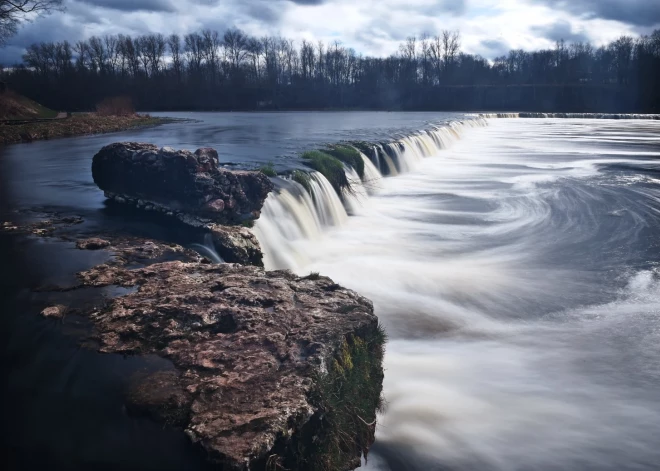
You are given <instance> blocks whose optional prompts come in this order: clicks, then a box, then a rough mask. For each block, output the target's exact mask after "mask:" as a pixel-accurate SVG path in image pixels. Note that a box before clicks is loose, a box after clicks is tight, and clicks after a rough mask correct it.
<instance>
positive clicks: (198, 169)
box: [0, 144, 385, 471]
mask: <svg viewBox="0 0 660 471" xmlns="http://www.w3.org/2000/svg"><path fill="white" fill-rule="evenodd" d="M93 173H94V179H95V181H96V182H97V183H98V184H99V186H100V187H101V188H102V189H104V190H105V191H106V194H107V195H108V196H111V197H112V198H113V200H114V202H115V204H117V203H119V204H124V205H131V206H134V207H138V208H140V209H142V210H145V211H155V210H158V211H160V212H162V213H164V214H165V215H168V214H169V216H170V217H172V218H173V220H174V218H176V219H178V220H179V221H183V222H185V223H187V224H189V225H191V226H193V227H194V228H195V230H203V231H208V233H209V234H212V237H213V242H214V246H215V248H216V249H217V250H218V252H219V253H220V254H221V255H222V257H223V258H224V259H225V260H229V259H234V260H236V261H241V262H242V263H243V264H238V263H222V264H213V263H211V260H209V259H208V258H205V257H204V256H202V255H200V254H199V253H197V252H195V251H193V250H190V249H187V248H184V247H182V246H180V245H177V244H172V243H164V242H162V241H159V240H155V239H145V238H139V237H134V236H126V235H122V234H104V233H94V234H90V233H85V234H81V232H80V231H79V230H78V228H79V227H80V226H81V225H84V221H83V220H82V218H78V217H71V216H66V217H65V216H61V215H51V216H50V217H49V218H48V219H47V220H38V221H32V222H30V223H29V224H24V225H21V224H17V223H15V222H4V223H2V224H0V230H2V231H6V232H12V233H23V234H26V235H31V236H39V237H51V238H53V237H54V238H59V239H61V240H63V241H67V243H70V244H73V245H74V246H75V247H77V248H78V249H80V250H81V251H82V250H85V251H89V250H94V251H103V252H106V253H107V254H108V257H107V259H106V261H104V262H103V263H101V264H99V265H96V266H93V267H91V268H89V269H87V270H84V271H82V272H80V273H78V274H77V282H76V283H75V284H74V285H72V286H63V287H58V286H48V287H44V288H42V289H41V292H42V293H43V292H49V291H51V292H53V293H57V292H58V291H66V292H67V293H70V292H72V291H75V290H82V291H85V290H90V289H91V290H94V289H96V288H104V289H105V288H110V291H105V292H111V293H113V295H112V297H110V298H102V299H99V300H98V302H95V303H92V304H90V306H89V307H87V308H84V309H82V308H77V309H76V310H75V315H78V316H83V317H84V318H86V319H89V320H91V321H92V325H93V327H94V331H93V332H92V333H91V334H90V336H91V339H84V340H83V342H84V344H85V345H87V346H89V345H95V348H96V349H98V351H100V352H102V353H105V354H121V355H157V356H160V357H162V358H165V359H167V360H168V361H169V362H171V365H172V368H170V369H167V370H157V371H150V372H148V373H145V374H144V375H142V376H139V377H136V378H133V380H132V381H131V382H130V387H129V388H128V389H127V391H126V406H127V410H128V411H129V412H130V413H131V414H134V415H139V416H148V417H151V418H152V419H153V420H156V421H158V422H161V423H163V424H168V425H172V426H176V427H180V428H181V429H183V430H185V432H186V434H187V435H188V436H189V437H190V439H191V440H192V441H193V442H194V443H197V444H198V445H199V446H201V447H203V448H204V449H205V450H206V452H207V455H208V457H209V459H210V460H211V461H213V462H215V463H218V464H219V465H220V468H221V469H231V470H247V469H250V470H271V469H289V470H327V471H330V470H333V471H334V470H349V469H354V468H356V467H358V466H359V465H360V459H361V457H362V456H364V455H366V454H368V451H369V448H370V446H371V445H372V444H373V441H374V434H375V427H376V414H377V411H378V410H379V409H380V407H381V391H382V380H383V369H382V359H383V349H384V343H385V336H384V333H383V331H382V329H381V328H380V326H379V324H378V319H377V317H376V316H375V315H374V312H373V306H372V304H371V302H370V301H369V300H367V299H365V298H364V297H362V296H360V295H358V294H357V293H355V292H352V291H350V290H347V289H345V288H343V287H341V286H339V285H337V284H335V283H334V282H333V281H332V280H330V279H329V278H326V277H323V276H320V275H318V274H310V275H309V276H305V277H300V276H296V275H294V274H292V273H290V272H287V271H277V272H266V271H264V270H263V269H262V268H260V267H257V266H253V265H258V264H259V263H260V261H261V256H262V254H261V251H260V249H259V246H258V242H257V241H256V238H255V237H254V236H253V235H252V234H251V232H250V230H249V228H247V227H243V226H242V225H240V224H238V223H240V222H245V221H247V222H251V221H253V220H254V219H256V218H257V217H259V212H260V209H261V206H262V205H263V202H264V200H265V199H266V197H267V195H268V193H269V192H270V191H271V190H272V188H273V186H272V183H271V181H270V180H269V179H268V178H267V177H266V176H265V175H263V174H261V173H259V172H232V171H228V170H225V169H223V168H221V167H220V166H219V159H218V156H217V153H215V151H213V150H212V149H200V150H198V151H197V152H195V153H190V152H177V151H174V150H172V149H159V148H157V147H155V146H148V145H143V144H117V145H113V146H109V147H108V148H105V149H104V150H102V151H101V152H100V153H99V154H98V155H97V156H96V157H95V158H94V169H93ZM230 223H233V225H227V224H230ZM177 224H178V222H177ZM221 251H223V252H221ZM96 263H98V262H96ZM71 312H72V311H71V310H70V309H69V306H67V305H66V304H65V303H63V302H62V301H61V298H56V297H54V298H53V304H52V305H49V306H45V307H44V309H43V310H42V315H43V316H44V317H47V318H49V319H55V320H57V319H61V318H63V317H65V316H67V315H69V314H70V313H71ZM89 340H92V341H93V342H90V341H89Z"/></svg>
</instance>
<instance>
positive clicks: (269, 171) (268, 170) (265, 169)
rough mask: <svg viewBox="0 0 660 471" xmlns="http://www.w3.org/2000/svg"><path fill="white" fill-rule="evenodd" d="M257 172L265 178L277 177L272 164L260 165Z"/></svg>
mask: <svg viewBox="0 0 660 471" xmlns="http://www.w3.org/2000/svg"><path fill="white" fill-rule="evenodd" d="M259 171H260V172H261V173H263V174H264V175H266V176H267V177H276V176H277V170H275V165H274V164H273V162H268V163H267V164H265V165H262V166H261V167H259Z"/></svg>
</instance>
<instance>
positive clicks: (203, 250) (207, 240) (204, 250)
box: [191, 234, 225, 263]
mask: <svg viewBox="0 0 660 471" xmlns="http://www.w3.org/2000/svg"><path fill="white" fill-rule="evenodd" d="M191 248H192V249H194V250H195V251H196V252H197V253H199V254H200V255H203V256H204V257H206V258H208V259H209V260H211V261H212V262H213V263H224V262H225V261H224V260H223V259H222V257H220V255H219V254H218V251H217V250H216V249H215V246H214V245H213V237H212V236H211V234H205V235H204V243H203V244H191Z"/></svg>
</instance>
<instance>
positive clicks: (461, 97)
mask: <svg viewBox="0 0 660 471" xmlns="http://www.w3.org/2000/svg"><path fill="white" fill-rule="evenodd" d="M2 77H4V80H5V81H6V82H7V83H8V84H9V86H11V87H12V88H13V89H15V90H17V91H19V92H21V93H24V94H26V95H28V96H30V97H31V98H33V99H35V100H37V101H39V102H41V103H43V104H44V105H46V106H49V107H52V108H55V109H61V110H64V109H66V110H90V109H93V108H94V106H95V104H96V103H98V102H99V101H101V100H102V99H104V98H106V97H108V96H118V95H126V96H130V97H131V98H132V99H133V101H134V103H135V104H136V106H137V107H138V108H139V109H143V110H154V111H156V110H255V109H382V110H466V111H467V110H484V111H486V110H501V111H506V110H520V111H525V110H532V111H566V112H569V111H581V112H589V111H595V112H660V30H658V31H655V32H654V33H653V34H651V35H649V36H641V37H638V38H633V37H629V36H623V37H621V38H619V39H617V40H616V41H613V42H612V43H611V44H608V45H606V46H602V47H594V46H592V45H590V44H588V43H583V42H576V43H570V44H569V43H566V42H564V41H559V42H557V43H556V45H555V47H553V48H551V49H546V50H540V51H533V52H528V51H523V50H512V51H510V52H509V53H508V55H506V56H501V57H497V58H496V59H495V60H493V61H488V60H486V59H484V58H483V57H480V56H478V55H471V54H466V53H464V52H462V51H461V38H460V34H459V33H458V32H456V31H443V32H442V33H441V34H440V35H438V36H434V37H431V36H428V35H423V36H421V37H414V36H412V37H409V38H408V39H407V40H406V41H405V42H403V43H402V44H401V45H400V48H399V50H398V51H397V53H395V54H393V55H391V56H390V57H385V58H378V57H365V56H362V55H360V54H358V53H356V51H355V50H353V49H350V48H346V47H344V46H342V44H341V43H340V42H333V43H323V42H320V41H319V42H310V41H305V40H303V41H302V42H300V43H295V42H294V41H292V40H289V39H287V38H283V37H279V36H267V37H262V38H257V37H252V36H249V35H247V34H245V33H244V32H243V31H241V30H238V29H230V30H227V31H225V32H224V33H219V32H217V31H211V30H204V31H199V32H194V33H190V34H187V35H185V36H179V35H176V34H173V35H170V36H164V35H161V34H148V35H143V36H137V37H131V36H126V35H118V36H105V37H96V36H95V37H91V38H89V39H88V40H83V41H78V42H76V43H74V44H71V43H69V42H68V41H61V42H43V43H39V44H33V45H31V46H30V47H28V48H27V51H26V53H25V55H24V56H23V63H22V64H19V65H17V66H15V67H11V68H10V69H7V70H5V71H4V72H3V73H2Z"/></svg>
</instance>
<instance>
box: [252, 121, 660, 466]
mask: <svg viewBox="0 0 660 471" xmlns="http://www.w3.org/2000/svg"><path fill="white" fill-rule="evenodd" d="M460 128H462V129H460ZM456 129H457V130H460V131H461V134H463V136H462V137H463V139H461V140H456V139H453V142H452V139H451V138H450V137H451V136H448V138H447V140H446V141H445V142H437V144H438V146H437V147H436V148H435V149H431V148H430V144H429V146H424V145H421V144H420V143H418V142H411V139H407V140H404V141H403V142H404V143H405V149H407V150H406V151H404V152H403V155H401V154H399V155H398V160H399V161H404V160H405V165H400V167H404V168H406V169H407V170H410V171H409V172H406V173H402V174H400V175H399V176H397V177H395V178H386V179H380V180H378V181H377V186H378V187H380V190H378V191H377V192H375V193H376V194H375V195H372V196H371V197H365V195H364V193H361V194H360V196H361V198H360V200H361V205H360V206H359V208H357V209H355V208H356V205H355V203H354V202H352V203H351V204H350V207H351V208H352V209H353V211H354V212H355V213H356V215H355V216H354V217H351V218H348V219H345V218H341V217H336V218H335V219H334V221H335V222H336V223H335V224H334V225H332V227H327V226H328V225H327V224H326V225H324V224H323V223H322V222H321V221H319V220H318V219H314V205H312V204H311V203H310V202H309V201H305V200H304V199H303V200H293V202H292V201H291V200H290V199H289V198H290V195H288V194H287V192H286V190H285V191H283V192H282V193H284V194H283V195H282V194H281V195H280V196H279V197H275V198H272V199H269V201H268V202H267V208H266V211H265V212H264V216H263V219H262V220H261V221H260V222H259V223H258V225H257V233H258V236H259V238H260V240H261V241H262V242H263V244H264V246H265V250H266V260H267V265H269V266H270V267H271V268H291V269H293V270H295V271H297V272H298V273H300V274H306V273H309V272H321V273H324V274H327V275H328V276H330V277H332V278H334V279H335V280H336V281H338V282H339V283H343V284H345V285H347V286H349V287H351V288H353V289H355V290H357V291H358V292H360V293H362V294H364V295H365V296H367V297H369V298H370V299H372V300H373V301H374V304H375V308H376V312H377V314H378V315H379V317H380V319H381V322H383V323H384V325H385V327H386V329H387V331H388V333H389V335H390V339H391V340H390V343H389V344H388V350H387V357H386V361H385V368H386V376H385V396H386V399H387V403H388V406H387V409H386V411H385V413H384V414H383V415H382V417H381V418H380V427H379V429H378V445H377V447H376V455H377V456H376V457H375V459H374V461H373V462H372V465H371V466H370V467H369V468H370V469H392V470H400V469H419V470H428V469H470V470H471V469H498V470H499V469H502V470H512V469H520V470H530V469H543V470H547V469H594V470H602V469H613V470H614V469H657V467H658V466H660V450H659V449H658V447H657V445H658V443H660V278H659V276H658V275H660V273H659V272H658V263H659V262H660V251H659V250H658V248H659V247H660V240H659V237H658V236H659V235H660V186H659V183H660V161H659V160H658V158H659V157H660V123H653V122H643V123H639V122H630V121H626V122H613V121H608V122H599V121H595V120H594V121H590V120H571V121H554V120H550V121H543V120H507V119H505V120H491V121H490V122H489V126H487V127H484V128H471V129H465V128H464V127H462V126H458V127H456ZM453 137H454V138H457V137H458V135H454V136H453ZM426 140H428V139H426ZM447 146H449V148H445V149H442V147H447ZM422 156H427V157H428V158H423V159H422V158H420V157H422ZM374 160H376V159H374ZM371 178H372V179H373V172H372V177H371ZM322 199H323V197H322V195H317V196H316V198H315V200H317V202H316V206H318V200H322ZM292 203H293V204H292ZM328 203H329V204H332V205H335V206H336V205H339V202H338V201H337V200H336V198H335V201H330V202H328ZM339 207H340V208H341V206H339ZM320 226H321V227H323V226H325V230H323V231H321V230H315V228H318V227H320ZM310 228H311V229H310ZM378 455H380V456H378ZM383 458H385V460H384V459H383ZM388 463H389V465H388Z"/></svg>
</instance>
